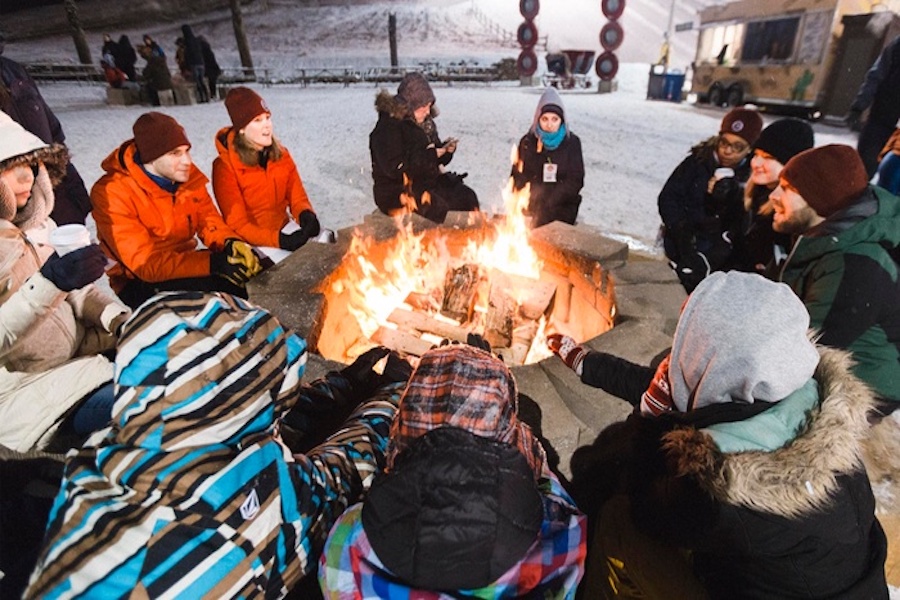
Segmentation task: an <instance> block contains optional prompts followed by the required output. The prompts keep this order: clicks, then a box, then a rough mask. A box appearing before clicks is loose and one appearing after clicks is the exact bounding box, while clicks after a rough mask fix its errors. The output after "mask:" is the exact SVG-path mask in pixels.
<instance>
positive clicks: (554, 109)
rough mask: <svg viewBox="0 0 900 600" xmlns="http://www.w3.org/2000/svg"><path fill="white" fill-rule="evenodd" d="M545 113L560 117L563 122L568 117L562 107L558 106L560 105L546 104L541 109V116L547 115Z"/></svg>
mask: <svg viewBox="0 0 900 600" xmlns="http://www.w3.org/2000/svg"><path fill="white" fill-rule="evenodd" d="M545 113H553V114H554V115H556V116H557V117H559V118H560V119H562V120H563V121H565V120H566V116H565V114H564V113H563V109H562V106H560V105H558V104H545V105H544V106H542V107H541V114H542V115H543V114H545Z"/></svg>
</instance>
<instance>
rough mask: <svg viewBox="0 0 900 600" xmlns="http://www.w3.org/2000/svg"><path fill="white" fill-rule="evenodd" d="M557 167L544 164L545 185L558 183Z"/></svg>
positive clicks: (551, 164)
mask: <svg viewBox="0 0 900 600" xmlns="http://www.w3.org/2000/svg"><path fill="white" fill-rule="evenodd" d="M556 169H557V165H555V164H553V163H544V183H556Z"/></svg>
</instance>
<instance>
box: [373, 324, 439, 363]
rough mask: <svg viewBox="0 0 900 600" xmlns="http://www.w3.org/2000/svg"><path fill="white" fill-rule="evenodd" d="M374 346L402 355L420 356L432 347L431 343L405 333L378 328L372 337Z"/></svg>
mask: <svg viewBox="0 0 900 600" xmlns="http://www.w3.org/2000/svg"><path fill="white" fill-rule="evenodd" d="M372 341H373V342H375V343H376V344H380V345H382V346H385V347H386V348H390V349H391V350H394V351H396V352H399V353H400V354H402V355H412V356H422V355H423V354H425V353H426V352H428V351H429V350H431V347H432V346H434V344H432V343H431V342H429V341H427V340H423V339H422V338H420V337H419V336H416V335H413V334H411V333H406V332H405V331H397V330H396V329H390V328H388V327H379V328H378V330H377V331H376V332H375V334H374V335H373V336H372Z"/></svg>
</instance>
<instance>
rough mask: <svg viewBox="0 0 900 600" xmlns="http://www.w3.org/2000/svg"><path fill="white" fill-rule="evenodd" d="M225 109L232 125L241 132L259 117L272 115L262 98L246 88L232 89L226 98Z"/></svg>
mask: <svg viewBox="0 0 900 600" xmlns="http://www.w3.org/2000/svg"><path fill="white" fill-rule="evenodd" d="M225 109H226V110H227V111H228V116H229V117H231V124H232V125H234V128H235V129H237V130H239V131H240V130H241V129H243V128H244V127H246V126H247V123H249V122H250V121H252V120H253V119H255V118H256V117H258V116H259V115H261V114H263V113H269V114H272V111H271V110H269V107H268V106H267V105H266V101H265V100H263V99H262V96H260V95H259V94H257V93H256V92H254V91H253V90H251V89H250V88H248V87H244V86H240V87H236V88H232V89H231V90H230V91H229V92H228V95H227V96H225Z"/></svg>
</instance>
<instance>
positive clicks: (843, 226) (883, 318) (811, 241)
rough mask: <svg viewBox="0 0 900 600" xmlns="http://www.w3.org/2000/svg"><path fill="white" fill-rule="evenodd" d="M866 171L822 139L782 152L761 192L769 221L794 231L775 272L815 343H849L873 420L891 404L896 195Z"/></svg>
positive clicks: (897, 378)
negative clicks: (805, 316) (782, 160)
mask: <svg viewBox="0 0 900 600" xmlns="http://www.w3.org/2000/svg"><path fill="white" fill-rule="evenodd" d="M868 180H869V179H868V174H867V173H866V169H865V166H864V165H863V162H862V159H861V158H860V156H859V154H858V153H857V152H856V150H854V149H853V148H851V147H850V146H845V145H841V144H829V145H827V146H821V147H819V148H813V149H811V150H807V151H805V152H801V153H800V154H798V155H797V156H795V157H794V158H792V159H791V160H790V161H788V163H787V165H785V167H784V169H783V170H782V171H781V177H780V183H779V185H778V187H777V188H775V191H773V192H772V194H771V195H770V196H769V197H770V199H771V200H772V204H773V206H774V207H775V216H774V220H773V222H772V227H773V228H774V229H775V231H778V232H780V233H784V234H788V235H793V236H796V242H795V243H794V246H793V248H792V249H791V251H790V253H789V255H788V258H787V260H786V261H785V263H784V265H783V266H782V268H781V270H780V271H779V272H778V274H777V278H778V280H779V281H783V282H784V283H787V284H788V285H790V286H791V289H793V290H794V292H795V293H796V294H797V296H799V297H800V299H801V300H802V301H803V303H804V304H805V305H806V308H807V310H809V315H810V318H811V319H812V324H813V326H815V327H817V328H818V329H820V330H821V331H822V337H821V338H820V340H819V341H820V342H821V343H822V344H825V345H826V346H833V347H835V348H845V349H847V350H850V351H851V352H852V353H853V358H854V360H855V361H856V365H855V366H854V368H853V372H854V374H855V375H856V376H857V377H859V378H860V379H862V380H863V381H865V382H866V383H867V384H869V385H870V386H871V387H872V389H873V390H875V393H876V395H877V401H876V407H877V413H876V414H874V415H873V421H878V420H879V419H880V417H881V416H883V415H887V414H889V413H891V412H893V411H895V410H897V408H900V384H898V382H900V266H898V261H900V198H898V197H897V196H894V195H892V194H890V193H889V192H887V191H886V190H884V189H882V188H880V187H877V186H872V185H869V184H868Z"/></svg>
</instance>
